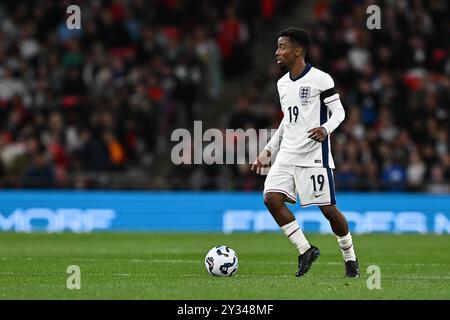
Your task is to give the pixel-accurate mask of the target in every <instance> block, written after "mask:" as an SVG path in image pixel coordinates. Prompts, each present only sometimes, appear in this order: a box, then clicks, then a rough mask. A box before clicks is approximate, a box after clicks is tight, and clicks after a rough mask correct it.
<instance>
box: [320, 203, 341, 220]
mask: <svg viewBox="0 0 450 320" xmlns="http://www.w3.org/2000/svg"><path fill="white" fill-rule="evenodd" d="M320 210H321V211H322V213H323V215H324V216H325V218H327V219H328V220H329V221H331V220H334V219H336V218H337V216H338V215H339V211H338V210H337V209H336V206H334V205H330V206H321V207H320Z"/></svg>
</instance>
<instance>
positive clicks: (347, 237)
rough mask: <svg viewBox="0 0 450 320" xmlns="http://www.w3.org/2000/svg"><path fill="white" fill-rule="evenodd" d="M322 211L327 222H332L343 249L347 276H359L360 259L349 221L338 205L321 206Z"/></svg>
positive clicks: (332, 227) (340, 246)
mask: <svg viewBox="0 0 450 320" xmlns="http://www.w3.org/2000/svg"><path fill="white" fill-rule="evenodd" d="M320 210H321V211H322V213H323V215H324V216H325V218H327V220H328V221H329V222H330V225H331V229H332V230H333V232H334V234H335V236H336V239H337V241H338V244H339V248H341V252H342V256H343V257H344V261H345V274H346V276H348V277H358V276H359V266H358V259H357V258H356V254H355V249H354V246H353V240H352V235H351V234H350V230H349V228H348V223H347V219H345V216H344V215H343V214H342V213H341V212H340V211H339V209H338V208H337V207H336V205H334V204H332V205H325V206H320Z"/></svg>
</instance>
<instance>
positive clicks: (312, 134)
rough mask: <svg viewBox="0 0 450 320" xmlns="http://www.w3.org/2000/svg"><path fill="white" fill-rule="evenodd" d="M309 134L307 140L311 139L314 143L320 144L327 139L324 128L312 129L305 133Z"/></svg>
mask: <svg viewBox="0 0 450 320" xmlns="http://www.w3.org/2000/svg"><path fill="white" fill-rule="evenodd" d="M307 133H309V136H308V138H311V139H313V140H314V141H316V142H322V141H323V140H325V138H326V137H327V135H328V134H327V129H325V128H324V127H317V128H312V129H309V130H308V131H307Z"/></svg>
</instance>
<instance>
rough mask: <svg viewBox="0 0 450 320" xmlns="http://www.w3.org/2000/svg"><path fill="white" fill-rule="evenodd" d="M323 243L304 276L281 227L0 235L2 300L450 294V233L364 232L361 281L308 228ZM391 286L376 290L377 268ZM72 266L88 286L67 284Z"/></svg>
mask: <svg viewBox="0 0 450 320" xmlns="http://www.w3.org/2000/svg"><path fill="white" fill-rule="evenodd" d="M307 237H308V239H309V240H310V242H311V243H313V244H314V245H316V246H318V247H319V248H320V249H321V252H322V254H321V256H320V257H319V259H318V260H317V261H316V262H315V264H314V265H313V266H312V268H311V270H310V272H309V273H308V274H307V275H306V276H305V277H302V278H296V277H295V276H294V273H295V271H296V260H297V259H296V257H297V254H296V250H295V248H294V247H293V245H292V244H291V243H290V242H289V241H288V240H287V239H286V238H285V237H284V236H283V235H282V234H281V233H262V234H242V233H241V234H231V235H225V234H219V233H217V234H204V233H192V234H177V233H170V234H167V233H94V234H69V233H63V234H41V233H37V234H36V233H34V234H17V233H0V299H165V300H170V299H182V300H191V299H206V300H215V299H224V300H226V299H239V300H241V299H274V300H277V299H295V300H303V299H450V236H449V235H441V236H439V235H387V234H376V235H359V236H358V235H354V236H353V239H354V244H355V247H356V253H357V255H358V258H359V260H360V269H361V277H360V278H359V279H347V278H345V277H344V276H343V274H344V267H343V262H342V256H341V253H340V251H339V248H338V246H337V242H336V239H335V237H334V236H333V235H318V234H307ZM219 244H225V245H228V246H230V247H232V248H233V249H235V250H236V251H237V253H238V256H239V270H238V272H237V274H236V275H234V276H233V277H231V278H217V277H212V276H209V275H208V274H207V272H206V269H205V266H204V257H205V254H206V253H207V251H208V250H209V249H210V248H211V247H213V246H216V245H219ZM373 264H374V265H378V266H379V267H380V270H381V289H379V290H377V289H373V290H369V289H368V287H367V284H366V282H367V280H368V277H369V276H370V274H368V273H367V268H368V266H369V265H373ZM69 265H77V266H79V267H80V270H81V289H80V290H69V289H67V288H66V281H67V278H68V277H69V276H70V275H69V274H67V273H66V271H67V267H68V266H69Z"/></svg>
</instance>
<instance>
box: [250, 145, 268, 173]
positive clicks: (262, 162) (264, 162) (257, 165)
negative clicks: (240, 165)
mask: <svg viewBox="0 0 450 320" xmlns="http://www.w3.org/2000/svg"><path fill="white" fill-rule="evenodd" d="M271 158H272V154H271V152H270V151H269V150H263V151H261V153H260V154H259V155H258V157H257V158H256V160H255V161H254V162H253V164H252V167H251V168H250V171H254V170H256V174H262V168H267V167H269V166H270V160H271Z"/></svg>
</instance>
